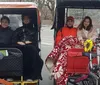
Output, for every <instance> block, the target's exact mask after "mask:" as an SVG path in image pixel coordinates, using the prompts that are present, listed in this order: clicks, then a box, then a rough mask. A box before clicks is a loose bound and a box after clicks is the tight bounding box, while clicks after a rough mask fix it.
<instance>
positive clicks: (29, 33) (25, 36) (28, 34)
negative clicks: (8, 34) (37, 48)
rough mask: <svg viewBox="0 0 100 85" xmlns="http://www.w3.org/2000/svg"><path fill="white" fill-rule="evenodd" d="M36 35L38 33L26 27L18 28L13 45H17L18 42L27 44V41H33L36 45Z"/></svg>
mask: <svg viewBox="0 0 100 85" xmlns="http://www.w3.org/2000/svg"><path fill="white" fill-rule="evenodd" d="M35 34H36V31H33V30H29V29H28V28H25V27H24V26H22V27H20V28H17V29H16V30H15V32H14V34H13V38H12V43H13V44H16V43H17V42H18V41H21V42H25V41H31V42H33V43H34V41H35V40H34V36H35Z"/></svg>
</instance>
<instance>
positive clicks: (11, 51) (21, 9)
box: [0, 2, 41, 85]
mask: <svg viewBox="0 0 100 85" xmlns="http://www.w3.org/2000/svg"><path fill="white" fill-rule="evenodd" d="M23 14H28V15H29V16H32V23H33V26H34V27H35V30H36V34H35V36H36V38H35V39H36V40H35V41H36V45H35V46H37V47H39V44H40V41H41V36H40V28H41V23H40V12H39V10H38V8H37V5H36V4H35V3H33V2H0V18H1V17H2V16H8V17H9V19H10V27H11V28H12V30H15V29H16V28H18V27H20V26H22V20H21V16H22V15H23ZM40 49H41V48H40ZM5 63H6V64H5ZM9 76H10V77H16V76H17V77H19V79H18V80H13V81H11V82H8V81H6V80H5V79H6V77H9ZM1 77H2V78H3V79H2V78H1ZM0 78H1V79H0V83H1V84H5V85H13V84H21V85H24V84H33V85H34V84H35V85H38V84H39V79H36V80H33V81H26V80H24V77H23V53H22V52H21V50H19V49H18V48H12V47H9V48H6V47H3V48H0Z"/></svg>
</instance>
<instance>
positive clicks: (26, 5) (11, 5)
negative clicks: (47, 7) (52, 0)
mask: <svg viewBox="0 0 100 85" xmlns="http://www.w3.org/2000/svg"><path fill="white" fill-rule="evenodd" d="M0 8H37V4H36V3H33V2H0Z"/></svg>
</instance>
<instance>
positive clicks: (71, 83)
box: [66, 77, 100, 85]
mask: <svg viewBox="0 0 100 85" xmlns="http://www.w3.org/2000/svg"><path fill="white" fill-rule="evenodd" d="M76 78H77V77H71V78H69V79H68V82H67V84H66V85H97V84H96V80H95V79H94V78H92V77H88V78H86V79H84V80H82V81H79V82H77V83H76V82H75V80H76ZM98 85H100V84H98Z"/></svg>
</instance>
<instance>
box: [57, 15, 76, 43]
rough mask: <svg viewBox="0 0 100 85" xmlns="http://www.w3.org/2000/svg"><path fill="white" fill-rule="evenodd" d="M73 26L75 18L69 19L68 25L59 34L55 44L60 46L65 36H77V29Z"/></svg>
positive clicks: (70, 17)
mask: <svg viewBox="0 0 100 85" xmlns="http://www.w3.org/2000/svg"><path fill="white" fill-rule="evenodd" d="M73 25H74V18H73V17H72V16H69V17H67V22H66V25H65V26H64V27H63V28H61V29H60V30H59V31H58V32H57V35H56V39H55V44H58V43H59V41H60V40H61V39H62V38H64V37H65V36H73V37H76V36H77V29H76V28H74V27H73Z"/></svg>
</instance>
